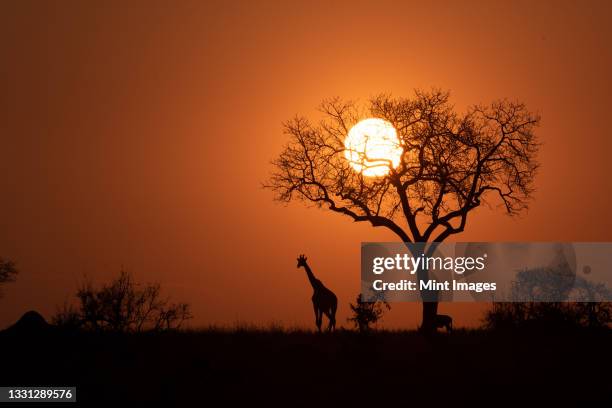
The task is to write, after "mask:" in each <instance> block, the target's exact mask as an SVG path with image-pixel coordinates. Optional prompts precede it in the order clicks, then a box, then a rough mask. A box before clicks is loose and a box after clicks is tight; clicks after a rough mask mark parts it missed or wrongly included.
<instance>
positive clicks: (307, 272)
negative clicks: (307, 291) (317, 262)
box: [304, 264, 319, 289]
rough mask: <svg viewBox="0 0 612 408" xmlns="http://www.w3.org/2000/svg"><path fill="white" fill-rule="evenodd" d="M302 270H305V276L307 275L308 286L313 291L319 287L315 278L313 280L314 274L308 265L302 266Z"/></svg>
mask: <svg viewBox="0 0 612 408" xmlns="http://www.w3.org/2000/svg"><path fill="white" fill-rule="evenodd" d="M304 269H305V270H306V275H308V281H310V285H311V286H312V288H313V289H317V288H318V287H319V285H318V282H317V278H315V276H314V274H313V273H312V270H311V269H310V266H308V264H304Z"/></svg>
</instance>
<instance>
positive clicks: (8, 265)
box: [0, 258, 18, 296]
mask: <svg viewBox="0 0 612 408" xmlns="http://www.w3.org/2000/svg"><path fill="white" fill-rule="evenodd" d="M17 273H18V270H17V268H16V267H15V263H14V262H12V261H9V260H5V259H2V258H0V284H2V283H7V282H14V281H15V277H16V276H17ZM1 295H2V292H0V296H1Z"/></svg>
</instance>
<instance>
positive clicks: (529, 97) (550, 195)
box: [0, 1, 612, 328]
mask: <svg viewBox="0 0 612 408" xmlns="http://www.w3.org/2000/svg"><path fill="white" fill-rule="evenodd" d="M428 3H429V2H414V3H412V4H410V3H409V2H397V4H395V3H394V2H371V3H369V2H354V1H352V2H346V3H342V2H333V4H330V2H321V3H320V4H317V3H316V2H314V1H309V2H302V3H298V2H263V1H262V2H259V1H244V2H231V3H230V2H221V1H219V2H205V1H193V2H188V1H180V2H167V1H162V2H153V1H147V2H141V3H139V2H135V1H130V2H119V1H109V2H102V1H98V2H95V1H88V2H82V1H55V2H52V1H46V2H45V1H14V2H11V3H9V2H3V4H2V6H0V7H1V12H0V55H2V57H1V60H2V62H1V63H0V82H1V89H2V91H1V92H0V107H1V109H0V116H1V117H0V155H1V159H0V191H1V194H2V199H1V200H0V256H2V257H4V258H9V259H12V260H14V261H15V262H16V263H17V264H18V267H19V269H20V274H19V276H18V279H17V282H16V283H13V284H7V285H4V286H3V287H2V291H3V297H2V298H1V299H0V328H2V327H5V326H6V325H8V324H10V323H11V322H13V321H15V320H16V319H17V318H18V317H19V316H20V315H21V314H23V313H24V312H25V311H27V310H31V309H35V310H38V311H40V312H41V313H42V314H43V315H45V316H46V317H47V318H49V317H50V316H51V315H52V314H53V313H54V311H55V310H56V306H58V305H61V304H62V303H63V302H64V301H65V300H70V299H71V298H72V296H73V294H74V292H75V290H76V288H77V285H78V284H79V282H81V281H82V280H83V277H84V276H87V277H89V278H91V279H93V281H94V282H98V283H100V282H104V281H107V280H108V279H110V278H111V277H114V276H116V275H117V274H118V272H119V270H120V269H121V268H122V267H123V268H124V269H126V270H128V271H130V272H132V273H133V274H134V275H135V276H136V278H137V279H138V280H140V281H143V282H149V281H156V282H160V283H161V284H162V288H164V289H165V290H166V293H167V294H169V295H171V296H172V297H173V298H174V299H176V300H184V301H187V302H190V303H191V304H192V306H193V313H194V315H195V319H194V320H193V321H192V322H191V324H192V325H193V326H202V325H207V324H223V325H233V324H235V323H237V322H248V323H256V324H267V323H270V322H273V321H274V322H282V323H284V324H285V325H287V326H294V325H297V326H304V327H314V324H313V323H314V319H313V316H312V306H311V304H310V296H311V293H312V290H311V288H310V286H309V284H308V280H307V278H306V275H305V273H304V270H303V269H299V270H298V269H296V256H297V255H298V254H300V253H305V254H306V255H307V256H308V258H309V260H310V264H311V266H312V268H313V271H314V273H315V274H316V275H317V277H318V278H319V279H321V280H322V281H323V282H324V283H325V284H326V285H327V286H328V287H329V288H331V289H332V290H334V291H335V292H336V294H337V295H338V297H339V304H340V306H339V311H338V313H339V315H338V323H339V324H340V325H344V326H348V324H347V322H346V318H347V316H348V302H349V301H353V300H354V297H355V296H356V294H357V292H358V290H359V259H360V258H359V251H360V242H362V241H395V240H396V238H395V237H394V236H393V235H391V233H389V232H386V231H384V230H376V229H373V228H371V227H369V226H367V225H365V224H354V223H352V221H351V220H349V219H348V218H344V217H342V216H341V215H337V214H332V213H329V212H327V211H323V210H316V209H309V208H306V207H304V206H302V205H301V204H299V203H294V204H290V205H289V206H283V205H279V204H278V203H275V202H273V200H272V198H273V195H272V193H271V192H269V191H266V190H263V189H262V188H261V183H262V182H263V181H265V179H266V177H267V176H268V174H269V173H270V171H271V170H272V169H271V166H270V164H269V162H270V161H271V160H272V159H274V158H275V156H276V155H278V154H279V153H280V151H281V150H282V147H283V145H284V144H285V142H286V140H287V139H286V136H285V135H283V133H282V122H283V121H285V120H287V119H289V118H291V117H292V116H294V115H295V114H297V113H299V114H304V115H307V116H309V117H311V118H313V119H317V118H318V117H319V116H318V113H317V111H316V107H317V105H318V104H319V103H320V102H321V100H322V99H323V98H325V97H330V96H336V95H337V96H341V97H344V98H350V99H359V100H362V101H365V100H367V99H368V98H369V97H371V96H373V95H375V94H378V93H380V92H391V93H393V94H394V95H396V96H410V95H412V93H413V89H415V88H423V89H429V88H431V87H440V88H443V89H449V90H450V91H451V93H452V101H453V102H454V103H455V107H456V109H457V110H458V111H459V112H462V111H464V110H465V108H466V107H467V106H469V105H471V104H475V103H489V102H491V101H492V100H494V99H498V98H503V97H508V98H511V99H518V100H520V101H523V102H525V103H526V104H527V106H528V107H529V109H531V110H533V111H537V112H539V113H540V114H541V115H542V126H541V127H540V128H539V129H538V130H537V134H538V135H539V137H540V139H541V141H542V142H543V145H542V147H541V151H540V155H539V160H540V162H541V170H540V172H539V174H538V176H537V179H536V187H537V191H536V193H535V197H534V200H533V202H532V203H531V206H530V210H529V212H528V213H526V214H524V215H523V216H522V217H519V218H509V217H507V216H505V215H504V214H503V213H501V212H499V211H497V210H496V209H495V208H493V209H487V208H480V209H478V210H476V212H474V213H472V214H473V215H471V218H470V220H469V222H468V225H467V228H466V231H465V232H464V233H463V234H461V235H459V236H457V237H456V240H460V241H612V219H611V217H610V215H609V214H610V207H612V181H611V178H610V177H611V176H612V159H610V157H609V155H610V152H612V142H611V138H610V136H611V135H610V123H609V121H610V118H611V117H612V115H611V114H610V107H611V105H612V104H611V103H610V98H612V81H611V80H610V72H612V47H611V44H612V28H610V21H612V13H611V8H612V7H611V6H610V3H609V2H527V1H525V2H512V4H510V3H509V2H489V1H487V2H481V3H479V2H458V1H457V2H450V1H449V2H439V3H435V4H433V5H432V4H428ZM492 3H495V4H492ZM484 307H485V306H484V305H483V304H467V305H466V304H464V305H457V304H452V305H450V304H443V305H441V306H440V312H441V313H449V314H452V315H453V316H454V318H455V325H456V326H464V325H476V324H478V323H479V319H480V317H481V314H482V310H483V308H484ZM420 314H421V306H420V305H418V304H403V305H394V307H393V310H392V311H391V312H389V313H388V314H387V315H386V317H385V322H384V325H385V327H407V328H414V327H415V326H416V324H417V323H418V321H419V319H420Z"/></svg>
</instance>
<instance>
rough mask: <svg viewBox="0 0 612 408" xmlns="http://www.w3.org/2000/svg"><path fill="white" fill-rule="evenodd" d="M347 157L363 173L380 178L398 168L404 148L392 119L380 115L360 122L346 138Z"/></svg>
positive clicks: (345, 155)
mask: <svg viewBox="0 0 612 408" xmlns="http://www.w3.org/2000/svg"><path fill="white" fill-rule="evenodd" d="M344 147H345V149H346V150H345V151H344V157H345V158H346V159H347V160H348V161H349V163H350V164H351V166H352V167H353V169H354V170H355V171H357V172H360V173H362V174H363V175H364V176H369V177H380V176H384V175H386V174H387V173H389V170H390V169H391V168H396V167H397V166H398V165H399V163H400V160H401V157H402V153H403V149H402V146H401V145H400V142H399V139H398V137H397V132H396V131H395V128H394V127H393V125H392V124H391V123H390V122H387V121H386V120H383V119H378V118H369V119H364V120H361V121H359V122H358V123H357V124H355V126H353V127H352V128H351V130H349V132H348V135H347V136H346V139H344Z"/></svg>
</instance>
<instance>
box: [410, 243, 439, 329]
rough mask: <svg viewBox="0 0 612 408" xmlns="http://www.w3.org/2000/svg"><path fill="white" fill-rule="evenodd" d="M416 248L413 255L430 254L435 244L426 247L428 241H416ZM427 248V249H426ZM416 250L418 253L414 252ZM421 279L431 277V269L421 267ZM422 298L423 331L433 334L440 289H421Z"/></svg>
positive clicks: (419, 273) (419, 277) (418, 272)
mask: <svg viewBox="0 0 612 408" xmlns="http://www.w3.org/2000/svg"><path fill="white" fill-rule="evenodd" d="M416 244H418V245H416V250H415V251H413V254H412V255H413V256H421V255H427V256H429V255H430V254H431V253H432V252H433V249H434V248H435V244H432V243H429V248H426V246H427V244H428V243H427V242H418V243H416ZM426 249H427V251H425V250H426ZM414 252H416V254H415V253H414ZM417 277H418V279H419V281H421V280H428V279H429V271H428V270H427V269H425V268H419V270H418V271H417ZM420 294H421V299H422V302H423V314H422V318H421V328H420V330H421V332H422V333H424V334H432V333H434V332H435V331H436V316H437V315H438V291H437V290H421V291H420Z"/></svg>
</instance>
